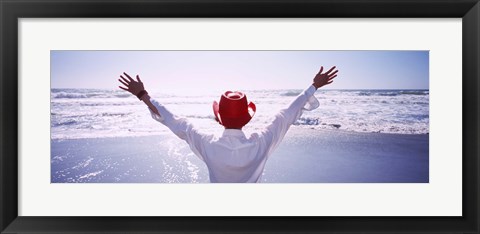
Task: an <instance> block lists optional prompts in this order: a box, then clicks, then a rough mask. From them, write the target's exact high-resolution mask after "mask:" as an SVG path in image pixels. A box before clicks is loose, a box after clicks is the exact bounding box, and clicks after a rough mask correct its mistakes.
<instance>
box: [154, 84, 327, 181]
mask: <svg viewBox="0 0 480 234" xmlns="http://www.w3.org/2000/svg"><path fill="white" fill-rule="evenodd" d="M315 91H316V89H315V87H314V86H313V85H312V86H310V87H309V88H307V89H306V90H304V91H303V92H302V93H300V94H299V95H298V96H297V97H296V99H295V100H293V102H291V103H290V105H289V106H288V107H287V108H285V109H282V110H280V112H279V113H278V114H276V115H275V117H274V119H273V121H272V123H271V124H270V125H268V126H267V127H266V128H264V129H263V130H262V131H261V132H259V133H253V134H251V135H250V136H248V137H247V136H245V134H244V133H243V131H242V130H238V129H225V131H224V132H223V134H222V136H220V137H216V136H214V135H213V134H210V135H209V134H203V133H200V132H198V130H197V129H195V127H194V126H193V125H192V124H191V123H189V122H188V121H187V120H186V119H184V118H179V117H177V116H175V115H173V114H172V113H171V112H170V111H168V110H167V109H166V108H165V107H164V106H163V105H161V104H160V103H158V102H157V101H155V100H154V99H151V102H152V104H153V105H154V106H155V107H156V108H157V110H158V112H159V113H160V116H159V115H157V114H155V113H154V112H153V111H151V110H150V109H149V110H150V113H151V115H152V118H153V119H155V120H157V121H159V122H160V123H162V124H164V125H165V126H167V127H168V128H169V129H170V130H171V131H172V132H173V133H174V134H175V135H177V136H178V137H180V138H181V139H183V140H185V141H186V142H187V143H188V145H189V146H190V149H191V150H192V151H193V152H194V153H195V155H197V156H198V157H199V158H200V159H201V160H203V161H204V162H205V163H206V165H207V167H208V171H209V174H210V182H214V183H215V182H221V183H239V182H250V183H254V182H258V181H260V177H261V175H262V172H263V169H264V167H265V163H266V162H267V159H268V157H269V156H270V155H271V154H272V152H273V151H274V150H275V149H276V148H277V146H278V145H279V143H280V142H281V141H282V139H283V137H284V136H285V134H286V133H287V131H288V129H289V127H290V125H292V124H293V123H294V122H295V121H296V120H297V119H298V118H299V117H300V116H301V114H302V110H313V109H316V108H317V107H318V106H319V103H318V100H317V99H316V98H315V96H313V94H314V93H315Z"/></svg>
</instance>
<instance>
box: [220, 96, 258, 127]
mask: <svg viewBox="0 0 480 234" xmlns="http://www.w3.org/2000/svg"><path fill="white" fill-rule="evenodd" d="M255 111H256V107H255V104H253V103H252V102H250V103H248V104H247V96H245V94H243V93H242V92H238V91H235V92H232V91H227V92H225V93H224V94H223V95H222V97H220V104H219V103H217V102H216V101H214V102H213V113H214V114H215V119H216V120H217V121H218V122H219V123H220V124H221V125H223V126H224V127H225V128H242V127H243V126H245V124H247V123H248V122H249V121H250V120H251V119H252V117H253V115H254V114H255Z"/></svg>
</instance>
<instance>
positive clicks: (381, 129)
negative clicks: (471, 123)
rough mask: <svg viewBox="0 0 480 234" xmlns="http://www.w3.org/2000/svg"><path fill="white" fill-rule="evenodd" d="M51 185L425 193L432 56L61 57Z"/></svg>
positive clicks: (65, 53) (55, 76)
mask: <svg viewBox="0 0 480 234" xmlns="http://www.w3.org/2000/svg"><path fill="white" fill-rule="evenodd" d="M50 73H51V90H50V97H51V105H50V108H51V111H50V112H51V124H50V126H51V132H50V136H51V159H50V168H51V170H50V171H51V175H50V178H51V183H429V51H403V50H401V51H357V50H352V51H349V50H345V51H341V50H339V51H245V50H242V51H200V50H199V51H100V50H98V51H97V50H96V51H87V50H85V51H84V50H78V51H74V50H53V51H51V52H50Z"/></svg>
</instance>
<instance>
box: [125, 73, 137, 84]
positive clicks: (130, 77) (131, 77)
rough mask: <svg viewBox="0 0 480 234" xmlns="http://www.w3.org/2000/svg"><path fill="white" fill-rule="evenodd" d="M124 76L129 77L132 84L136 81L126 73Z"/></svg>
mask: <svg viewBox="0 0 480 234" xmlns="http://www.w3.org/2000/svg"><path fill="white" fill-rule="evenodd" d="M123 74H124V75H125V76H127V78H128V79H129V80H130V82H132V81H134V80H133V79H132V77H130V76H129V75H128V74H127V73H126V72H124V73H123Z"/></svg>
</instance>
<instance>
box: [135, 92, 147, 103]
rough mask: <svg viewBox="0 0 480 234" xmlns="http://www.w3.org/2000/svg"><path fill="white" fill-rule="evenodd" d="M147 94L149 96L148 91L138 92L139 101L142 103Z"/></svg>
mask: <svg viewBox="0 0 480 234" xmlns="http://www.w3.org/2000/svg"><path fill="white" fill-rule="evenodd" d="M145 94H148V92H147V91H146V90H142V91H140V92H138V93H137V98H138V100H140V101H141V100H142V97H143V95H145Z"/></svg>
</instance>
